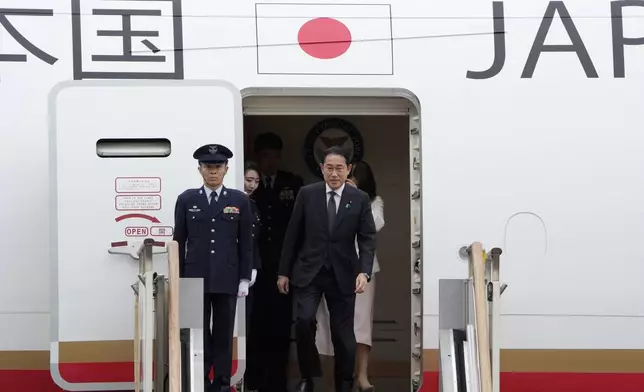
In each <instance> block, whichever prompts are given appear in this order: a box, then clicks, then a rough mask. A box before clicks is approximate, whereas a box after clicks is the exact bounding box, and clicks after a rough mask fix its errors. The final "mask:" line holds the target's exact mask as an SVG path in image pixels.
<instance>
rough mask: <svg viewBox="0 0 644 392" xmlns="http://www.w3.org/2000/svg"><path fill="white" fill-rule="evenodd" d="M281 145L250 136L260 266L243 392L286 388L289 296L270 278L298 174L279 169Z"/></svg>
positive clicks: (280, 391)
mask: <svg viewBox="0 0 644 392" xmlns="http://www.w3.org/2000/svg"><path fill="white" fill-rule="evenodd" d="M282 148H283V143H282V139H281V138H280V137H279V136H278V135H276V134H274V133H270V132H269V133H263V134H260V135H259V136H257V138H256V139H255V145H254V150H255V151H254V152H255V154H254V155H255V156H254V158H255V162H256V163H257V166H258V168H259V171H260V177H261V181H260V184H259V187H258V188H257V190H256V191H255V192H254V193H253V195H252V196H251V197H252V199H253V200H255V202H256V204H257V208H258V210H259V216H260V220H261V223H262V227H261V232H260V235H259V251H260V258H261V259H262V266H261V269H260V271H259V272H258V276H257V283H256V284H255V286H254V290H255V292H254V294H253V296H254V303H253V309H255V310H254V311H253V313H252V315H251V318H252V319H251V323H250V325H251V328H252V329H253V333H251V334H249V340H248V351H247V368H246V374H245V380H246V386H247V390H249V391H257V390H259V391H260V392H287V387H286V385H287V367H288V357H289V349H290V345H291V326H292V322H293V300H292V297H291V296H290V295H288V296H285V295H281V294H280V293H279V292H278V291H277V288H276V287H275V281H276V280H277V269H278V265H279V258H280V254H281V252H282V242H283V241H284V235H285V233H286V228H287V226H288V222H289V220H290V218H291V214H292V213H293V205H294V203H295V198H296V197H297V194H298V192H299V190H300V188H301V187H302V183H303V182H302V179H301V178H300V177H299V176H297V175H295V174H293V173H289V172H286V171H283V170H280V164H281V158H282Z"/></svg>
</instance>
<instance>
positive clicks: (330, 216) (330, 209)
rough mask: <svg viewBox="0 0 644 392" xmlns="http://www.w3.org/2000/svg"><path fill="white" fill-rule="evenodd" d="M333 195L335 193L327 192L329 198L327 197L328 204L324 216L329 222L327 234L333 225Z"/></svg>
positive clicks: (334, 212)
mask: <svg viewBox="0 0 644 392" xmlns="http://www.w3.org/2000/svg"><path fill="white" fill-rule="evenodd" d="M335 195H336V193H335V192H333V191H331V192H329V196H331V197H329V203H328V204H327V208H326V214H327V217H328V220H329V232H331V231H333V224H334V223H335V214H336V211H335Z"/></svg>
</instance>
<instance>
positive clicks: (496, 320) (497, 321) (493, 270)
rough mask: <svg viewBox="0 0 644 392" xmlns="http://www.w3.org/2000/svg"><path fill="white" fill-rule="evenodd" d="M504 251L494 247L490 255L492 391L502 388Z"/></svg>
mask: <svg viewBox="0 0 644 392" xmlns="http://www.w3.org/2000/svg"><path fill="white" fill-rule="evenodd" d="M502 253H503V251H502V250H501V249H500V248H493V249H492V250H491V251H490V253H489V255H488V260H487V263H488V266H489V272H490V274H489V277H488V279H489V281H488V293H487V294H488V301H489V302H490V344H491V359H492V367H491V370H492V392H500V390H501V346H500V339H501V333H500V326H501V309H500V298H501V294H502V292H503V290H505V287H506V286H505V285H501V283H500V282H499V280H500V266H499V264H500V258H501V254H502Z"/></svg>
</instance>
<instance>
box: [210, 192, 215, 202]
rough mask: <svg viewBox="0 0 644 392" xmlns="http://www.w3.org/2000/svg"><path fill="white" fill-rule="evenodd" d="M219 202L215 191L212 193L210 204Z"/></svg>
mask: <svg viewBox="0 0 644 392" xmlns="http://www.w3.org/2000/svg"><path fill="white" fill-rule="evenodd" d="M216 202H217V192H215V191H213V192H212V193H211V194H210V205H213V204H215V203H216Z"/></svg>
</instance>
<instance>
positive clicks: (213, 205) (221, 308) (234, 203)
mask: <svg viewBox="0 0 644 392" xmlns="http://www.w3.org/2000/svg"><path fill="white" fill-rule="evenodd" d="M232 157H233V153H232V152H231V151H230V150H229V149H228V148H226V147H225V146H222V145H219V144H210V145H205V146H202V147H200V148H198V149H197V150H196V151H195V152H194V154H193V158H195V159H196V160H197V161H198V162H199V166H198V169H199V173H200V174H201V177H202V178H203V186H201V187H200V188H196V189H188V190H187V191H185V192H183V193H182V194H180V195H179V197H178V198H177V203H176V205H175V211H174V220H175V222H174V238H173V239H174V240H175V241H177V242H178V243H179V266H180V269H179V271H180V276H181V277H186V278H203V283H204V343H203V344H204V365H205V368H204V370H205V372H204V376H205V383H204V391H205V392H228V391H230V377H231V371H232V355H233V330H234V326H235V312H236V309H237V297H245V296H246V295H248V289H249V286H250V281H251V275H252V272H251V271H252V266H253V243H252V241H253V240H252V227H253V214H252V210H251V207H250V200H249V199H248V196H246V194H245V193H243V192H241V191H238V190H235V189H228V188H226V187H225V186H224V185H223V182H224V177H225V176H226V173H227V172H228V160H229V159H231V158H232ZM211 318H212V328H211ZM213 366H214V379H213V381H212V383H211V382H210V379H209V377H208V376H209V373H210V370H211V367H213Z"/></svg>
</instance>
